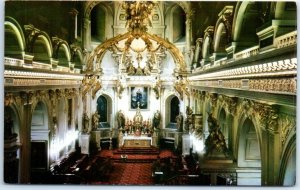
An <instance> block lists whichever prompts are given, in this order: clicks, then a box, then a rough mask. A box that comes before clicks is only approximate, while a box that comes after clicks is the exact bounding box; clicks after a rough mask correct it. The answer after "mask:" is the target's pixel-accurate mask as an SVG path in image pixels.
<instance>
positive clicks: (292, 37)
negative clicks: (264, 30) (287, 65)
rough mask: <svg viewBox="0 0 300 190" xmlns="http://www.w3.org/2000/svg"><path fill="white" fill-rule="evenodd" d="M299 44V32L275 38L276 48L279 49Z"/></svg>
mask: <svg viewBox="0 0 300 190" xmlns="http://www.w3.org/2000/svg"><path fill="white" fill-rule="evenodd" d="M296 44H297V31H293V32H290V33H287V34H284V35H282V36H279V37H277V38H275V41H274V46H275V47H277V48H283V47H287V46H291V45H296Z"/></svg>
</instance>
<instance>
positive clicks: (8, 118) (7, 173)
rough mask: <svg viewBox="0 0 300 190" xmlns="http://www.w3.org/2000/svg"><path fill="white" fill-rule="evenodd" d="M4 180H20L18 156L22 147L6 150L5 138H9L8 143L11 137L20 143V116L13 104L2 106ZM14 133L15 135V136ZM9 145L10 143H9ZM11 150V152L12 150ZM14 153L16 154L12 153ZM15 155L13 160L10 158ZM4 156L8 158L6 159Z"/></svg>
mask: <svg viewBox="0 0 300 190" xmlns="http://www.w3.org/2000/svg"><path fill="white" fill-rule="evenodd" d="M3 132H4V135H3V136H4V144H5V148H4V149H5V151H4V181H5V182H6V183H18V182H19V181H20V174H21V172H20V169H21V167H20V159H21V158H20V156H21V152H20V151H22V149H21V148H19V146H15V147H16V149H15V147H14V148H13V149H14V150H11V147H8V149H9V151H6V142H5V141H6V140H7V139H9V144H11V143H13V142H12V140H14V139H13V138H12V137H14V138H16V140H15V143H16V144H17V145H18V144H20V142H21V141H20V138H22V137H21V136H20V117H19V114H18V112H17V110H16V109H15V107H14V105H11V106H5V107H4V129H3ZM15 135H16V136H15ZM9 146H10V145H9ZM12 151H13V152H12ZM14 153H16V155H14ZM8 154H9V155H8ZM14 156H15V157H16V159H15V160H12V158H13V157H14ZM5 158H10V159H9V160H6V159H5Z"/></svg>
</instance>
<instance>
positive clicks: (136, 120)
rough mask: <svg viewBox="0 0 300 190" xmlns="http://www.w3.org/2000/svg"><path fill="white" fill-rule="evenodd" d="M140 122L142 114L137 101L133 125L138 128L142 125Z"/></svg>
mask: <svg viewBox="0 0 300 190" xmlns="http://www.w3.org/2000/svg"><path fill="white" fill-rule="evenodd" d="M142 122H143V116H142V114H141V110H140V103H139V102H138V107H137V109H136V114H135V116H134V117H133V125H134V126H135V128H139V127H141V126H142Z"/></svg>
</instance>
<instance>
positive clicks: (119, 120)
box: [117, 110, 125, 129]
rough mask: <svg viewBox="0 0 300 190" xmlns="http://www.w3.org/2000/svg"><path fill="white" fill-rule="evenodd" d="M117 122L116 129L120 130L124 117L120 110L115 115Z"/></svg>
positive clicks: (123, 123)
mask: <svg viewBox="0 0 300 190" xmlns="http://www.w3.org/2000/svg"><path fill="white" fill-rule="evenodd" d="M117 121H118V128H119V129H122V128H123V127H125V116H124V114H123V111H122V110H120V111H119V112H118V113H117Z"/></svg>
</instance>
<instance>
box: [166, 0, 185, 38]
mask: <svg viewBox="0 0 300 190" xmlns="http://www.w3.org/2000/svg"><path fill="white" fill-rule="evenodd" d="M183 15H184V16H183ZM185 15H186V13H185V11H184V10H183V8H182V7H181V6H180V5H179V4H177V3H174V5H172V6H171V8H169V9H168V10H167V12H166V21H165V23H168V26H169V27H168V28H167V30H168V31H167V35H166V36H168V38H169V40H170V41H171V42H173V43H176V42H184V41H185V35H186V34H185V32H186V25H185V20H186V18H185Z"/></svg>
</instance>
